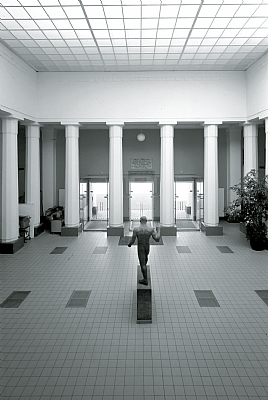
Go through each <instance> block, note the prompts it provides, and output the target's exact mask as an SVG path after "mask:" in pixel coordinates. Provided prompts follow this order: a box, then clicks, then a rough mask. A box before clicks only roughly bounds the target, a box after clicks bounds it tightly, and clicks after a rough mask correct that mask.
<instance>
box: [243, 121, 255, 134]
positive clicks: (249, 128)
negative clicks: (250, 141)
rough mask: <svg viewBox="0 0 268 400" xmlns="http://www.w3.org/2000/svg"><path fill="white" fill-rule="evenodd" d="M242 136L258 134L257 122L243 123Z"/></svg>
mask: <svg viewBox="0 0 268 400" xmlns="http://www.w3.org/2000/svg"><path fill="white" fill-rule="evenodd" d="M243 136H244V137H251V136H258V124H245V125H244V126H243Z"/></svg>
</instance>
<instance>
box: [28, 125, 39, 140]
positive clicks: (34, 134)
mask: <svg viewBox="0 0 268 400" xmlns="http://www.w3.org/2000/svg"><path fill="white" fill-rule="evenodd" d="M25 137H26V138H36V139H39V138H40V125H26V132H25Z"/></svg>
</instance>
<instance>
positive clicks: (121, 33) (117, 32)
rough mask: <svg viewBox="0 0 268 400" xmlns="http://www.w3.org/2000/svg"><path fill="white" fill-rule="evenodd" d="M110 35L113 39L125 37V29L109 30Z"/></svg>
mask: <svg viewBox="0 0 268 400" xmlns="http://www.w3.org/2000/svg"><path fill="white" fill-rule="evenodd" d="M110 36H111V38H114V39H123V38H125V31H124V30H118V29H117V30H116V29H114V30H110Z"/></svg>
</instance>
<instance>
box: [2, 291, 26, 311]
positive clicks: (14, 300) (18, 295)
mask: <svg viewBox="0 0 268 400" xmlns="http://www.w3.org/2000/svg"><path fill="white" fill-rule="evenodd" d="M30 293H31V292H12V293H11V295H9V296H8V297H7V298H6V300H4V301H3V303H2V304H1V307H2V308H18V307H19V306H20V305H21V303H22V302H23V301H24V300H25V299H26V297H27V296H29V294H30Z"/></svg>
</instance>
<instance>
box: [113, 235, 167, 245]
mask: <svg viewBox="0 0 268 400" xmlns="http://www.w3.org/2000/svg"><path fill="white" fill-rule="evenodd" d="M130 239H131V236H121V237H120V239H119V242H118V246H127V245H128V243H129V241H130ZM149 243H150V245H152V246H153V245H163V244H164V243H163V239H162V238H160V240H159V242H155V241H154V239H153V238H150V242H149ZM136 245H137V239H136V240H135V243H134V246H136Z"/></svg>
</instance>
